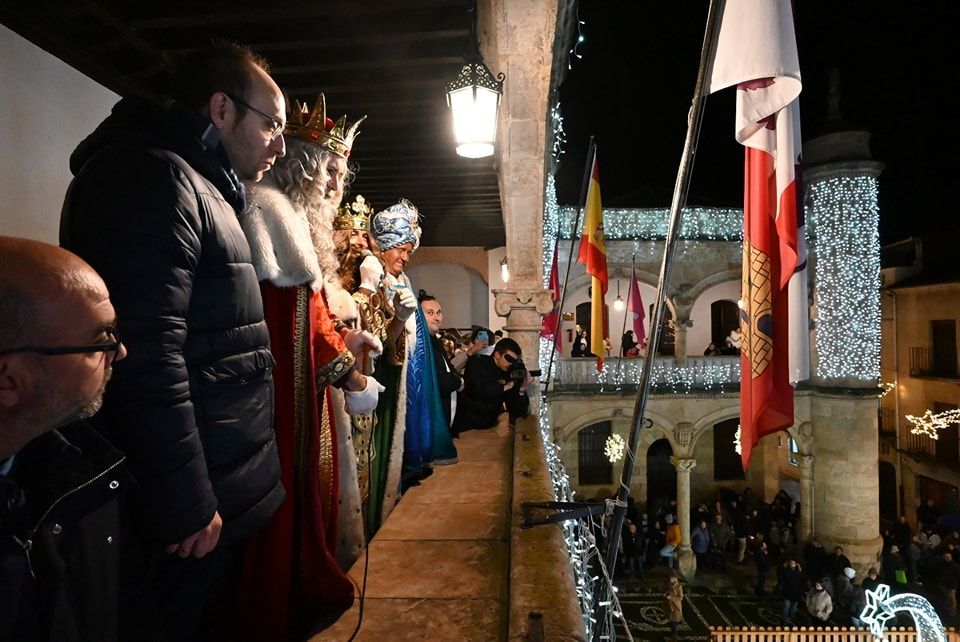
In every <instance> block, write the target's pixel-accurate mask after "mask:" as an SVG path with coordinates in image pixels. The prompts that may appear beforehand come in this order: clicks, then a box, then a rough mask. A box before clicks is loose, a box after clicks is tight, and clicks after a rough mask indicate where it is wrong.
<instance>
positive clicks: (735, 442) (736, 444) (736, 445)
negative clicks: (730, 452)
mask: <svg viewBox="0 0 960 642" xmlns="http://www.w3.org/2000/svg"><path fill="white" fill-rule="evenodd" d="M733 449H734V450H736V451H737V454H738V455H739V454H741V452H740V424H737V432H736V434H735V435H734V436H733Z"/></svg>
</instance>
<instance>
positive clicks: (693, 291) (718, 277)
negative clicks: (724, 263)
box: [683, 270, 743, 308]
mask: <svg viewBox="0 0 960 642" xmlns="http://www.w3.org/2000/svg"><path fill="white" fill-rule="evenodd" d="M742 278H743V277H742V272H741V271H740V270H721V271H719V272H713V273H712V274H710V276H707V277H705V278H703V279H701V280H699V281H697V282H696V283H694V284H693V285H692V286H690V288H689V289H688V290H686V291H684V293H683V303H684V304H686V305H687V306H689V307H690V308H692V307H693V304H694V303H696V301H697V299H699V298H700V297H701V296H702V295H703V293H704V292H706V291H707V290H709V289H710V288H712V287H713V286H715V285H720V284H721V283H725V282H727V281H735V282H737V283H740V280H741V279H742Z"/></svg>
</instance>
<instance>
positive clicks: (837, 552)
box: [826, 546, 853, 578]
mask: <svg viewBox="0 0 960 642" xmlns="http://www.w3.org/2000/svg"><path fill="white" fill-rule="evenodd" d="M851 566H853V565H852V564H851V563H850V559H849V558H848V557H847V556H846V555H844V554H843V547H841V546H837V547H835V548H834V549H833V552H832V553H830V554H829V555H827V563H826V571H827V573H828V574H829V575H830V577H831V578H836V577H837V576H839V575H840V574H842V573H843V570H844V569H845V568H849V567H851Z"/></svg>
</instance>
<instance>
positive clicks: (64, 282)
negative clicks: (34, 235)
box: [0, 236, 108, 351]
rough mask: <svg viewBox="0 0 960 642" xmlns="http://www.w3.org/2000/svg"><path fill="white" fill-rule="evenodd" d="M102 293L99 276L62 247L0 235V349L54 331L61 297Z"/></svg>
mask: <svg viewBox="0 0 960 642" xmlns="http://www.w3.org/2000/svg"><path fill="white" fill-rule="evenodd" d="M65 296H66V297H73V296H76V297H92V298H93V299H95V300H102V299H103V298H106V297H107V296H108V295H107V287H106V285H104V283H103V279H101V278H100V276H99V275H98V274H97V273H96V272H95V271H94V270H93V268H91V267H90V266H89V265H87V264H86V263H85V262H84V261H83V259H81V258H80V257H78V256H77V255H75V254H72V253H70V252H68V251H66V250H64V249H62V248H59V247H56V246H54V245H50V244H47V243H41V242H40V241H32V240H29V239H20V238H13V237H9V236H0V351H3V350H9V349H12V348H16V347H19V346H21V345H25V344H27V343H36V342H38V341H40V340H42V339H44V338H47V337H48V336H50V335H51V334H52V335H56V331H57V326H58V325H59V324H62V323H64V322H65V321H68V319H63V318H58V314H57V311H56V309H55V308H57V307H59V306H58V303H60V302H61V299H62V298H63V297H65Z"/></svg>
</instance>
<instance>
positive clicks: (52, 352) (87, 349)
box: [0, 330, 123, 359]
mask: <svg viewBox="0 0 960 642" xmlns="http://www.w3.org/2000/svg"><path fill="white" fill-rule="evenodd" d="M108 332H109V334H110V335H111V336H112V337H113V338H114V339H116V341H114V342H112V343H94V344H91V345H85V346H53V347H51V348H41V347H37V346H24V347H22V348H13V349H12V350H0V357H6V356H9V355H12V354H40V355H43V356H46V357H52V356H59V355H65V354H94V353H96V352H103V353H107V352H112V353H113V359H116V358H117V355H118V354H120V347H121V346H122V345H123V341H121V339H120V334H119V333H118V332H117V331H116V330H110V331H108Z"/></svg>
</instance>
